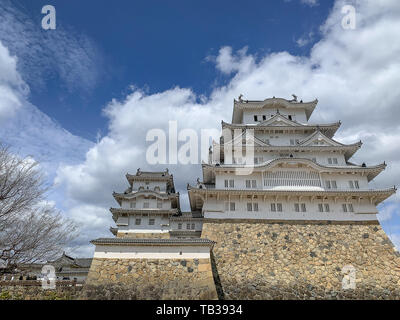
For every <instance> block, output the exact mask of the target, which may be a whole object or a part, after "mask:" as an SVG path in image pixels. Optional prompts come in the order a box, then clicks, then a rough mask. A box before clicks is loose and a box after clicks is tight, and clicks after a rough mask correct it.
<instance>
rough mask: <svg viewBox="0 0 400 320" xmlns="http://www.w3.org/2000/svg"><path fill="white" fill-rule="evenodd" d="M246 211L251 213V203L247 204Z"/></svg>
mask: <svg viewBox="0 0 400 320" xmlns="http://www.w3.org/2000/svg"><path fill="white" fill-rule="evenodd" d="M247 211H253V204H252V203H251V202H248V203H247Z"/></svg>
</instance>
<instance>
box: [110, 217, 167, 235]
mask: <svg viewBox="0 0 400 320" xmlns="http://www.w3.org/2000/svg"><path fill="white" fill-rule="evenodd" d="M122 218H123V217H122ZM137 218H139V219H141V224H140V225H135V220H136V219H137ZM120 219H121V217H120V218H119V219H118V221H117V225H118V227H119V228H118V231H119V232H123V233H144V232H146V233H147V232H148V233H164V232H168V231H169V230H170V227H169V218H164V217H162V216H156V215H152V216H147V217H146V216H142V215H130V216H129V217H127V220H128V224H127V225H119V223H118V222H119V221H120ZM149 219H155V222H154V225H149Z"/></svg>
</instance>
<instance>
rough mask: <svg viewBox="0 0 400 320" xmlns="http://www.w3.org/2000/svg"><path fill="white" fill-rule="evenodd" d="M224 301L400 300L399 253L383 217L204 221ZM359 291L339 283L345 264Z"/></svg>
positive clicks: (205, 235)
mask: <svg viewBox="0 0 400 320" xmlns="http://www.w3.org/2000/svg"><path fill="white" fill-rule="evenodd" d="M202 238H207V239H210V240H213V241H215V242H216V245H215V246H214V249H213V260H214V261H215V268H214V273H215V278H217V279H219V281H218V282H217V283H216V284H217V290H218V292H219V296H220V298H225V299H399V298H400V258H399V254H398V253H397V252H396V251H395V250H394V247H393V245H392V243H391V241H390V240H389V239H388V237H387V236H386V234H385V232H384V231H383V230H382V228H381V226H380V225H379V224H378V223H371V222H369V223H362V222H358V223H356V222H354V223H352V222H347V223H333V222H332V223H329V222H315V223H303V222H288V221H286V222H267V221H257V222H254V221H251V220H247V221H243V220H242V221H240V220H239V221H232V222H227V221H222V222H221V221H215V220H214V221H213V220H209V221H207V220H206V221H204V224H203V232H202ZM346 265H352V266H353V267H354V268H355V270H356V289H354V290H353V289H348V290H343V289H342V280H343V276H344V274H343V273H342V268H343V267H344V266H346Z"/></svg>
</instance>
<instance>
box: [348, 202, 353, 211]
mask: <svg viewBox="0 0 400 320" xmlns="http://www.w3.org/2000/svg"><path fill="white" fill-rule="evenodd" d="M347 209H349V212H354V209H353V205H352V204H351V203H349V204H347Z"/></svg>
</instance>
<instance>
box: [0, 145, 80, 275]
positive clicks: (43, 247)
mask: <svg viewBox="0 0 400 320" xmlns="http://www.w3.org/2000/svg"><path fill="white" fill-rule="evenodd" d="M47 191H48V188H47V187H46V185H45V183H44V178H43V176H42V174H41V172H40V169H39V166H38V163H37V162H36V161H34V160H32V159H31V158H29V157H26V158H20V157H18V156H16V155H14V154H12V153H11V152H10V149H9V147H7V146H4V145H2V144H0V262H2V264H3V267H4V265H5V266H6V267H7V269H8V270H12V269H16V268H18V267H20V266H22V265H26V264H31V263H35V262H45V261H48V260H53V259H55V258H56V257H57V255H59V254H60V253H61V252H62V251H63V247H64V246H65V245H66V244H67V243H68V242H69V241H71V240H72V239H73V238H74V237H75V236H76V230H77V229H76V226H75V224H74V223H73V222H72V221H71V220H68V219H66V218H64V217H63V216H62V215H61V213H60V212H58V211H57V210H56V208H55V207H54V206H53V205H50V204H49V203H48V202H46V200H45V194H46V192H47Z"/></svg>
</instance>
